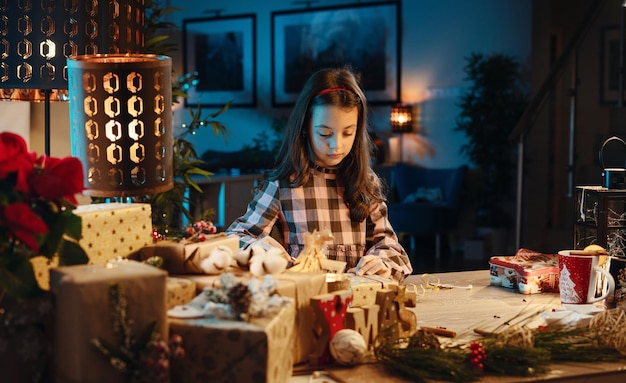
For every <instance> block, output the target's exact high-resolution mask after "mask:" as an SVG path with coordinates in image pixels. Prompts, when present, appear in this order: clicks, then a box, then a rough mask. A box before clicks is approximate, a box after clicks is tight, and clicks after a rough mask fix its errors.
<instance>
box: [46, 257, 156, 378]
mask: <svg viewBox="0 0 626 383" xmlns="http://www.w3.org/2000/svg"><path fill="white" fill-rule="evenodd" d="M166 277H167V273H166V272H165V271H163V270H159V269H157V268H155V267H153V266H149V265H146V264H142V263H139V262H134V261H121V262H115V263H110V264H108V265H80V266H68V267H58V268H55V269H51V270H50V285H51V290H52V291H53V292H54V293H55V295H56V305H57V306H56V307H57V310H56V316H55V324H54V336H55V342H54V355H55V362H54V370H55V378H56V379H55V381H57V382H63V383H78V382H80V383H92V382H124V381H126V380H125V379H124V376H123V375H122V374H121V373H120V372H118V371H117V370H115V369H114V368H113V367H112V366H111V364H110V363H109V360H108V359H107V358H106V357H104V356H103V355H102V354H101V353H100V351H99V350H98V349H97V348H96V347H95V346H93V345H92V344H91V343H90V342H91V340H92V339H94V338H98V339H100V340H101V341H103V342H107V343H110V344H113V345H116V346H117V345H119V344H120V340H119V336H118V335H117V334H115V333H114V332H113V324H114V321H113V317H112V314H113V308H112V303H111V299H110V291H111V286H112V285H114V284H117V285H119V286H120V287H121V289H122V291H123V293H124V295H125V297H126V300H127V302H128V304H127V308H126V313H127V316H128V318H129V319H131V320H132V325H131V331H132V334H133V336H134V337H135V338H138V337H140V336H142V334H143V333H145V332H146V331H147V330H146V329H147V328H149V326H150V325H151V324H152V323H154V322H155V321H156V325H157V329H158V331H159V333H160V334H161V339H168V327H167V318H166V309H165V283H166Z"/></svg>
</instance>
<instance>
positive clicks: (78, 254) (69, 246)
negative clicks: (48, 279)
mask: <svg viewBox="0 0 626 383" xmlns="http://www.w3.org/2000/svg"><path fill="white" fill-rule="evenodd" d="M87 262H89V257H87V253H85V250H83V248H82V247H81V246H80V245H79V244H78V242H74V241H68V240H63V242H62V243H61V248H60V249H59V266H72V265H84V264H86V263H87Z"/></svg>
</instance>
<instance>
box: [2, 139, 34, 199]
mask: <svg viewBox="0 0 626 383" xmlns="http://www.w3.org/2000/svg"><path fill="white" fill-rule="evenodd" d="M34 163H35V155H34V153H29V152H28V148H27V146H26V141H24V139H23V138H22V137H20V136H18V135H17V134H14V133H11V132H3V133H0V178H6V177H7V176H8V175H9V173H14V172H17V185H16V189H17V190H19V191H22V192H27V191H28V185H27V182H26V179H27V178H28V175H29V174H30V172H32V170H33V164H34Z"/></svg>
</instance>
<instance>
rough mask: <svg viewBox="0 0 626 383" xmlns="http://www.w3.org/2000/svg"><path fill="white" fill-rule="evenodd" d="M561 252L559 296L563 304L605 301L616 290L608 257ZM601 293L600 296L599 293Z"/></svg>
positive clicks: (567, 251) (568, 251)
mask: <svg viewBox="0 0 626 383" xmlns="http://www.w3.org/2000/svg"><path fill="white" fill-rule="evenodd" d="M570 251H571V250H561V251H559V295H560V296H561V302H562V303H577V304H586V303H593V302H598V301H601V300H603V299H605V298H606V297H607V296H608V295H609V293H610V292H611V291H613V290H614V289H615V280H614V279H613V276H612V275H611V274H610V273H609V271H608V262H609V260H608V256H606V255H573V254H570ZM598 291H601V294H600V295H599V296H596V295H598V294H597V292H598Z"/></svg>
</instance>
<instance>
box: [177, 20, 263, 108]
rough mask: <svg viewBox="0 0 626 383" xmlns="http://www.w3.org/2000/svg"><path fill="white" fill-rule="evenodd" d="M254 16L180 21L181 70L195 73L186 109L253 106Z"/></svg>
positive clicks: (254, 104) (254, 71) (254, 92)
mask: <svg viewBox="0 0 626 383" xmlns="http://www.w3.org/2000/svg"><path fill="white" fill-rule="evenodd" d="M255 29H256V15H255V14H244V15H233V16H217V17H203V18H191V19H184V20H183V69H184V73H185V74H194V75H195V78H194V80H195V81H197V83H196V85H195V86H192V87H190V88H189V90H188V93H187V98H186V99H185V106H186V107H189V106H191V107H196V106H200V107H222V106H224V105H225V104H226V103H228V102H229V101H231V100H232V104H231V107H238V106H239V107H254V106H256V103H257V96H256V36H255Z"/></svg>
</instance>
